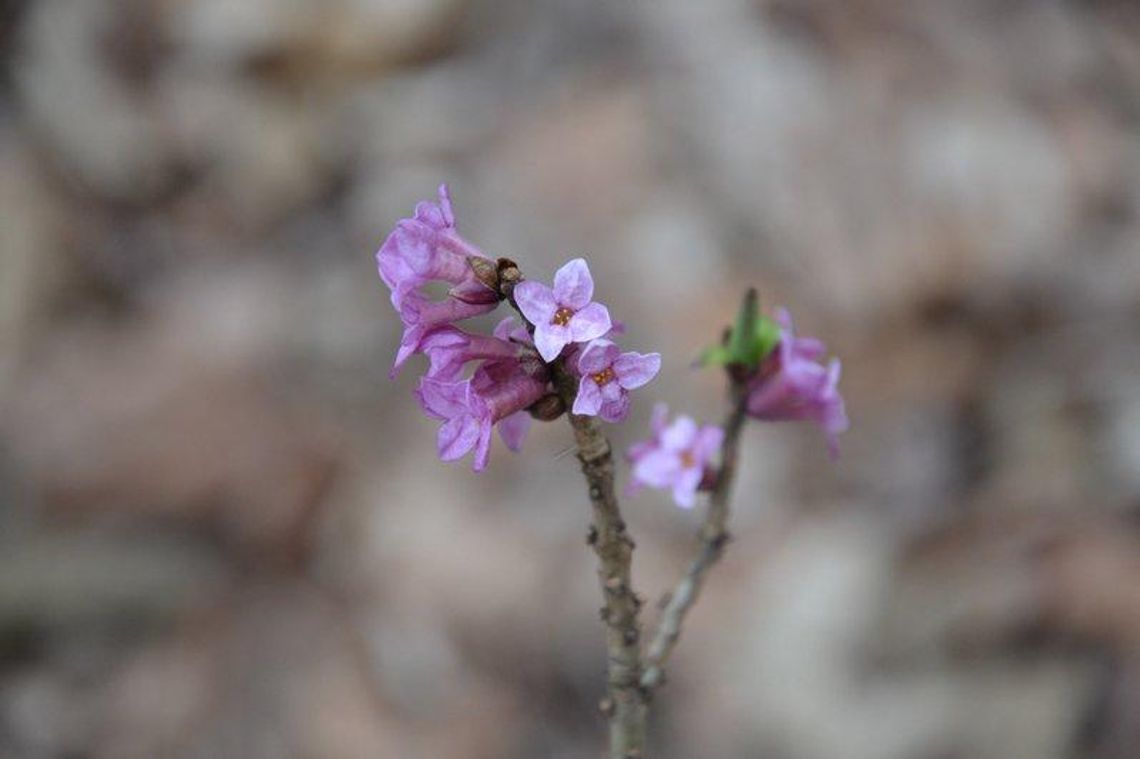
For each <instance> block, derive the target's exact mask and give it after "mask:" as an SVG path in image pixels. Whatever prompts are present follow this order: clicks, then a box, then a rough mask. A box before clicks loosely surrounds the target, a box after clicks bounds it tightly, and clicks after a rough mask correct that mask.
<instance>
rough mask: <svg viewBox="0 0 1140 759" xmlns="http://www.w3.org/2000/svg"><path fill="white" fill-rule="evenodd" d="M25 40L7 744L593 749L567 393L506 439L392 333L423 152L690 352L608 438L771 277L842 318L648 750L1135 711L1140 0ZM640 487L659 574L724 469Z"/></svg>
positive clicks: (528, 267) (1095, 728) (282, 749)
mask: <svg viewBox="0 0 1140 759" xmlns="http://www.w3.org/2000/svg"><path fill="white" fill-rule="evenodd" d="M0 56H2V69H0V70H2V77H0V199H2V200H0V214H2V215H0V241H2V245H0V756H2V757H18V758H20V759H23V758H27V759H41V758H43V759H48V758H56V757H58V758H61V759H62V758H65V757H67V758H74V759H79V758H83V757H95V758H107V759H111V758H115V759H117V758H120V757H121V758H124V759H127V758H134V757H138V758H139V759H143V758H150V757H174V758H176V759H180V758H182V757H186V758H188V759H189V758H199V757H201V758H205V757H226V758H228V757H241V758H242V759H260V758H261V757H266V758H267V759H268V758H276V757H321V758H325V757H331V758H334V759H336V758H339V757H345V758H349V759H351V758H354V757H370V758H376V757H384V758H387V757H393V758H397V759H404V758H409V759H416V758H418V757H429V758H432V759H435V758H437V757H448V758H450V757H457V758H459V759H468V758H470V759H481V758H484V757H487V758H503V757H507V758H513V757H556V758H558V759H571V758H577V757H598V756H600V747H601V745H602V735H603V730H604V727H603V724H602V720H601V719H600V718H599V717H598V715H597V712H596V705H597V702H598V699H599V698H600V696H601V695H602V691H603V673H604V654H603V649H602V635H601V633H602V628H601V625H600V623H599V622H598V620H597V607H598V605H599V603H600V599H599V595H598V591H597V588H596V580H595V576H594V557H593V556H592V555H591V554H590V553H589V552H588V551H587V549H586V546H585V543H584V538H585V534H586V527H587V522H588V508H587V504H586V499H585V494H584V492H583V489H582V484H581V481H580V476H579V473H578V471H577V464H576V462H575V460H574V457H573V456H572V455H568V446H569V445H570V435H569V430H568V429H567V428H566V425H565V424H563V423H557V424H550V425H544V426H543V427H541V428H536V429H535V430H533V432H532V436H531V438H530V440H529V441H528V443H527V446H526V451H525V452H524V453H523V454H522V455H514V454H510V453H509V452H507V451H506V450H505V449H503V448H502V447H501V445H500V444H499V443H496V449H495V451H494V453H493V455H492V463H491V467H490V469H489V470H488V471H487V472H486V473H484V474H483V475H481V476H475V475H473V474H472V473H471V471H470V469H469V466H468V464H467V463H466V462H465V463H462V464H452V465H445V464H442V463H440V462H439V461H437V459H436V456H435V443H434V441H435V430H436V424H435V423H434V422H432V421H430V420H427V419H425V418H424V417H423V416H422V415H421V414H420V412H419V410H418V408H417V406H416V404H415V403H414V401H413V400H412V398H411V396H410V391H411V389H412V388H413V387H414V386H415V382H416V378H417V375H418V374H419V373H420V372H421V371H422V369H423V360H422V359H421V358H417V359H414V360H413V362H412V365H411V366H409V368H408V369H407V370H405V372H404V374H403V375H402V376H400V377H399V378H398V379H397V380H396V381H389V380H388V378H387V370H388V367H389V365H390V362H391V360H392V357H393V355H394V352H395V346H396V344H397V342H398V340H399V335H400V331H401V328H400V324H399V321H398V319H397V318H396V316H395V314H394V313H393V312H392V310H391V307H390V305H389V303H388V296H387V292H386V290H385V289H384V287H383V286H382V285H381V283H380V282H379V280H378V278H377V276H376V273H375V266H374V262H373V253H374V251H375V249H376V248H377V247H378V246H379V244H380V242H381V241H382V240H383V238H384V236H385V235H386V234H387V232H388V230H390V229H391V227H392V226H393V224H394V223H395V221H396V220H397V219H399V218H401V217H403V216H406V215H408V214H409V213H410V211H411V209H412V207H413V206H414V204H415V203H416V202H417V201H419V200H421V199H426V198H431V197H433V196H434V192H435V188H436V186H437V185H438V184H439V183H440V182H441V181H447V182H449V183H450V184H451V188H452V194H453V197H454V201H455V206H456V211H457V213H458V217H459V224H460V229H461V230H462V232H463V234H464V235H465V237H467V238H468V239H469V240H471V241H472V242H474V243H476V244H478V245H480V246H482V247H483V249H484V250H486V251H488V252H489V253H491V254H492V255H506V256H510V257H512V258H515V259H516V260H518V261H519V262H521V263H522V265H523V268H524V271H525V272H526V273H527V274H528V275H529V276H531V277H532V278H539V279H544V280H548V281H549V278H550V277H551V275H552V273H553V272H554V270H555V269H556V268H557V266H558V265H560V264H561V263H562V262H563V261H565V260H567V259H569V258H571V257H573V256H577V255H585V256H587V257H588V259H589V261H590V264H591V266H592V267H593V269H594V272H595V275H596V277H597V280H598V290H597V294H598V297H599V298H600V299H601V300H603V301H604V302H607V303H609V304H610V306H611V309H612V310H613V313H614V316H615V317H616V318H619V319H621V320H623V321H625V322H626V323H627V324H628V325H629V331H628V334H627V335H626V337H625V338H623V342H624V344H625V345H627V346H628V347H629V348H631V349H636V350H642V351H649V350H660V351H661V352H662V353H663V354H664V356H665V361H664V367H663V370H662V373H661V375H660V378H659V379H658V380H657V381H656V382H655V383H654V384H653V385H652V386H650V387H649V388H648V389H646V390H645V391H641V392H639V393H638V394H637V396H636V403H635V411H634V416H633V417H632V419H631V421H630V422H628V423H627V424H625V425H622V426H619V427H615V428H612V432H613V438H614V442H615V445H616V446H617V447H618V448H619V449H624V447H625V446H627V445H628V444H629V443H631V442H633V441H634V440H636V439H638V438H639V437H642V436H643V435H644V434H645V429H646V428H645V423H646V419H647V418H648V415H649V411H650V409H651V407H652V404H653V402H654V401H656V400H663V401H666V402H668V403H669V404H670V405H671V406H672V407H673V408H675V409H678V410H685V411H687V412H688V413H691V414H694V415H696V416H698V417H701V418H704V419H708V420H713V419H717V418H719V417H720V415H721V413H722V403H723V400H722V397H721V396H722V391H723V388H722V384H721V381H720V378H719V377H718V376H716V374H715V372H704V373H700V372H695V371H693V370H691V369H690V368H689V364H690V361H691V360H692V359H693V358H694V357H695V356H696V355H697V354H698V352H699V351H700V349H701V348H702V347H703V346H704V345H706V344H707V343H709V342H710V341H711V340H714V339H715V338H716V336H717V335H718V333H719V330H720V329H721V327H722V326H723V325H724V324H725V323H727V322H728V321H729V320H730V319H731V316H732V313H733V310H734V308H735V303H736V301H737V299H738V297H739V295H740V293H741V291H742V290H743V289H744V287H746V286H747V285H749V284H755V285H757V286H758V287H759V288H760V291H761V297H762V299H763V301H764V303H765V304H766V305H768V306H770V307H771V306H775V305H779V304H783V305H787V306H789V307H790V308H791V309H792V310H793V312H794V313H795V314H796V317H797V320H798V326H799V328H800V331H801V332H802V333H804V334H808V335H818V336H820V337H823V338H824V339H826V341H827V342H828V344H829V346H830V348H831V349H832V350H833V351H834V352H835V353H836V354H837V355H839V356H841V358H842V360H843V362H844V371H845V375H844V379H843V383H842V386H841V387H842V389H843V392H844V394H845V396H846V398H847V403H848V409H849V412H850V415H851V418H852V426H851V430H850V432H848V433H847V434H846V436H845V437H844V439H843V458H842V460H841V461H840V462H839V463H838V464H837V465H834V466H833V465H831V464H830V463H829V462H828V461H827V458H826V454H825V451H824V447H823V445H822V440H821V438H820V435H819V434H818V432H817V431H816V430H813V429H808V428H801V427H798V426H780V425H770V426H760V425H752V426H751V427H750V428H749V429H748V431H747V435H746V440H745V447H744V459H743V472H742V478H741V482H740V483H739V491H738V495H737V498H736V503H735V514H734V533H735V536H736V540H735V542H734V543H733V544H732V546H731V549H730V550H729V552H728V554H727V556H726V559H725V561H724V562H723V563H722V565H721V566H720V567H718V568H717V570H716V571H715V573H714V575H713V576H712V579H711V581H710V583H709V585H708V587H707V590H706V594H705V596H704V598H703V599H702V601H701V603H700V604H699V606H698V607H697V608H696V610H695V612H694V614H693V615H692V616H691V617H690V620H689V622H688V624H687V626H686V631H685V635H684V638H683V640H682V644H681V646H680V648H679V649H678V652H677V655H676V657H675V662H674V664H673V666H672V667H671V668H670V683H669V685H668V687H667V688H666V689H664V690H663V691H662V692H661V693H660V694H659V696H658V697H657V699H656V703H655V704H654V709H655V711H654V715H653V718H652V745H653V751H652V753H651V756H655V757H670V758H675V759H680V758H683V757H695V756H702V757H714V758H717V759H719V758H721V757H724V758H725V759H729V758H736V757H763V758H765V759H781V758H785V757H786V758H789V759H801V758H802V759H831V758H832V757H840V756H841V757H844V758H845V759H863V758H866V759H909V758H914V759H955V758H958V757H969V758H971V759H973V758H978V759H988V758H991V757H992V758H994V759H997V758H1021V757H1025V758H1026V759H1048V758H1049V757H1089V758H1097V759H1102V758H1103V759H1134V758H1135V757H1137V756H1140V519H1138V517H1140V251H1138V248H1140V143H1138V140H1137V134H1138V133H1137V129H1138V126H1140V6H1137V5H1136V4H1135V3H1131V2H1125V1H1121V2H1109V1H1107V0H1103V1H1100V2H1093V1H1091V0H1089V1H1086V2H1077V1H1076V0H1069V1H1068V2H1062V1H1061V0H991V1H989V2H983V1H982V0H961V1H960V2H953V3H951V2H936V1H935V0H918V1H916V2H906V3H903V2H893V1H892V0H751V1H748V0H704V1H703V2H700V3H697V2H691V1H690V0H657V1H654V2H649V1H648V0H640V1H635V2H624V3H603V2H577V1H575V0H530V1H527V0H503V1H501V2H495V1H493V0H326V1H324V2H322V1H321V0H241V2H233V1H231V0H195V1H191V0H83V1H82V2H77V1H75V0H37V1H32V0H4V1H3V2H0ZM622 476H623V480H624V473H623V475H622ZM625 508H626V511H627V517H628V520H629V522H630V523H631V528H632V530H633V532H634V534H635V535H636V536H637V541H638V550H637V552H636V555H635V567H634V572H635V582H636V585H637V587H638V588H639V589H640V591H641V592H642V594H643V595H645V596H646V597H648V598H651V599H652V598H656V597H658V596H659V595H660V594H661V593H662V592H663V591H664V590H665V589H666V588H667V587H668V586H669V585H670V584H671V583H672V582H673V581H674V578H675V577H676V576H677V575H678V573H679V572H680V571H681V569H682V568H683V566H684V562H685V560H686V556H687V554H688V551H689V550H690V547H691V544H692V539H693V537H692V536H693V533H694V531H695V528H696V525H697V524H698V522H699V519H700V513H699V512H696V513H686V512H682V511H680V510H678V509H676V508H675V507H674V506H673V505H672V503H671V502H670V501H669V499H668V496H667V494H663V493H653V492H650V493H646V494H643V495H642V496H640V497H639V498H637V499H634V500H629V501H627V502H626V506H625ZM646 613H647V620H648V621H652V620H653V619H654V618H655V611H654V609H653V606H652V604H649V605H647V610H646Z"/></svg>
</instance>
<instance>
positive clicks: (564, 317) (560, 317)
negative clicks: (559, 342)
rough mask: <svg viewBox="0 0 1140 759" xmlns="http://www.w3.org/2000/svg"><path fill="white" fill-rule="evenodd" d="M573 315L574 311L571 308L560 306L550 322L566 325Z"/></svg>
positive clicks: (560, 325)
mask: <svg viewBox="0 0 1140 759" xmlns="http://www.w3.org/2000/svg"><path fill="white" fill-rule="evenodd" d="M573 315H574V312H573V311H571V310H570V309H568V308H565V307H563V308H559V309H558V310H557V311H555V312H554V316H552V317H550V323H551V324H557V325H558V326H559V327H565V326H566V323H567V322H568V321H570V317H571V316H573Z"/></svg>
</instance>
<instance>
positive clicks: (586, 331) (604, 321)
mask: <svg viewBox="0 0 1140 759" xmlns="http://www.w3.org/2000/svg"><path fill="white" fill-rule="evenodd" d="M567 326H568V327H570V337H571V339H572V340H573V341H574V342H576V343H585V342H589V341H590V340H593V339H594V338H595V337H601V336H602V335H604V334H606V333H607V332H609V331H610V328H611V326H613V324H612V322H611V321H610V312H609V309H607V308H606V307H605V306H603V305H602V304H601V303H591V304H590V305H588V306H586V307H585V308H583V309H582V310H581V311H579V312H578V313H576V314H574V315H573V316H571V317H570V323H569V324H567Z"/></svg>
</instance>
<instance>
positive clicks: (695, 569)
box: [641, 378, 747, 692]
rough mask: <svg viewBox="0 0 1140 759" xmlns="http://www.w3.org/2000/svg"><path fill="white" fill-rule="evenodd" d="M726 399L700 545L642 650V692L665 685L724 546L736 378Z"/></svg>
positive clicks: (737, 408) (739, 391)
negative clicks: (683, 633)
mask: <svg viewBox="0 0 1140 759" xmlns="http://www.w3.org/2000/svg"><path fill="white" fill-rule="evenodd" d="M729 395H730V405H731V409H730V411H729V414H728V417H727V418H726V419H725V422H724V442H723V443H722V444H721V449H720V450H721V464H720V470H719V472H718V474H717V478H716V484H715V485H714V486H713V490H712V494H711V496H710V498H709V508H708V513H707V514H706V515H705V521H704V524H703V525H701V531H700V533H699V535H698V537H699V541H700V542H699V543H698V546H697V554H696V556H695V557H694V559H693V560H692V562H691V563H690V564H689V568H688V569H687V570H686V571H685V574H684V575H683V576H682V577H681V579H680V581H678V583H677V585H676V587H674V588H673V591H672V593H670V594H669V595H668V596H667V598H668V599H669V600H668V603H667V604H666V605H665V608H664V610H663V611H662V612H661V619H660V620H659V621H658V623H657V629H656V631H655V632H654V634H653V638H652V639H651V640H650V643H649V648H648V649H647V650H646V654H645V671H644V672H643V673H642V675H641V687H642V688H643V689H644V690H645V691H646V692H649V691H652V690H653V689H654V688H656V687H658V686H659V685H661V684H662V683H664V682H665V663H666V662H667V661H668V659H669V655H670V654H671V653H672V652H673V648H674V646H676V645H677V640H678V639H679V638H680V636H681V625H682V623H683V622H684V621H685V615H686V614H688V612H689V609H690V608H692V606H693V604H695V603H696V602H697V596H698V595H700V592H701V584H702V583H703V582H704V579H705V575H706V574H708V571H709V569H710V568H711V567H712V566H713V565H714V564H716V563H717V561H719V560H720V557H721V554H723V553H724V547H725V545H727V543H728V539H729V535H728V528H727V523H728V499H729V496H730V495H731V493H732V483H733V480H734V479H735V477H736V461H737V450H738V448H739V444H740V430H741V428H742V427H743V426H744V414H745V399H746V397H747V388H746V386H745V383H744V382H743V381H742V380H741V379H739V378H733V379H732V381H731V384H730V392H729Z"/></svg>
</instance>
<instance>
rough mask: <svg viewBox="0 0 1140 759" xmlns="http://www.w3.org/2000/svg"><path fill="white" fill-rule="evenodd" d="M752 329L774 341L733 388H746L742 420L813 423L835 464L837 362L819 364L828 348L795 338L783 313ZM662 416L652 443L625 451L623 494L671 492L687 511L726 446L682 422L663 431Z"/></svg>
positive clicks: (840, 422)
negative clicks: (627, 469) (628, 473)
mask: <svg viewBox="0 0 1140 759" xmlns="http://www.w3.org/2000/svg"><path fill="white" fill-rule="evenodd" d="M761 321H762V322H763V323H761ZM755 327H756V331H755V334H756V335H757V336H758V338H759V339H761V340H764V339H766V338H764V337H763V334H764V333H769V332H770V333H771V334H772V335H774V337H773V338H772V342H771V344H769V345H767V346H766V347H764V346H763V345H761V346H760V347H759V348H758V349H757V351H756V352H755V353H754V354H753V355H754V356H755V361H754V363H750V364H746V365H744V368H745V371H746V373H745V374H744V375H743V377H744V378H743V379H741V380H739V381H742V382H745V383H746V386H745V388H746V390H747V394H746V396H745V401H744V409H745V411H746V412H747V414H748V416H750V417H752V418H754V419H759V420H761V421H766V422H781V421H810V422H815V423H816V424H819V425H820V427H822V428H823V431H824V434H825V435H826V438H827V447H828V451H829V452H830V454H831V456H832V457H833V458H834V457H837V456H838V455H839V435H840V433H842V432H843V431H844V430H846V429H847V425H848V422H847V412H846V409H845V408H844V404H843V398H842V396H840V394H839V387H838V386H839V370H840V366H839V360H838V359H832V360H831V361H830V362H829V363H828V364H827V365H826V366H825V365H824V364H822V363H821V359H822V358H823V356H824V354H825V353H826V352H827V349H826V347H825V346H824V344H823V343H822V342H821V341H819V340H816V339H815V338H811V337H797V336H796V334H795V331H794V330H793V328H792V318H791V316H790V314H789V313H788V312H787V310H786V309H782V308H781V309H778V310H777V311H776V319H775V321H774V322H773V321H771V320H767V319H763V320H760V321H756V323H755ZM733 358H735V357H734V356H732V357H730V358H729V360H730V361H731V360H732V359H733ZM738 368H741V367H738ZM667 416H668V413H667V411H666V409H665V406H663V405H658V406H657V407H656V408H655V409H654V411H653V418H652V420H651V422H650V432H651V436H650V438H649V439H648V440H645V441H642V442H640V443H637V444H635V445H634V446H632V447H631V448H630V449H629V451H628V453H627V458H628V459H629V461H630V464H631V466H632V468H633V471H632V476H633V479H632V481H631V483H630V487H629V491H630V494H631V495H632V494H634V493H637V492H638V491H640V490H641V489H642V488H644V487H651V488H658V489H671V490H672V491H673V500H674V501H676V502H677V505H678V506H681V507H682V508H686V509H688V508H692V506H693V503H694V500H695V498H696V493H697V491H698V490H701V489H709V488H710V487H712V486H713V485H714V484H715V482H716V480H717V477H718V471H717V470H715V469H713V468H712V466H711V464H710V463H709V462H710V460H711V459H712V457H713V456H714V455H715V453H716V451H717V449H718V448H720V446H721V443H722V442H723V441H724V430H722V429H721V428H720V427H716V426H713V425H705V426H703V427H701V426H698V425H697V423H696V422H694V421H693V420H692V419H690V418H689V417H687V416H679V417H677V419H676V420H674V421H673V422H672V423H671V424H668V423H667Z"/></svg>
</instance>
